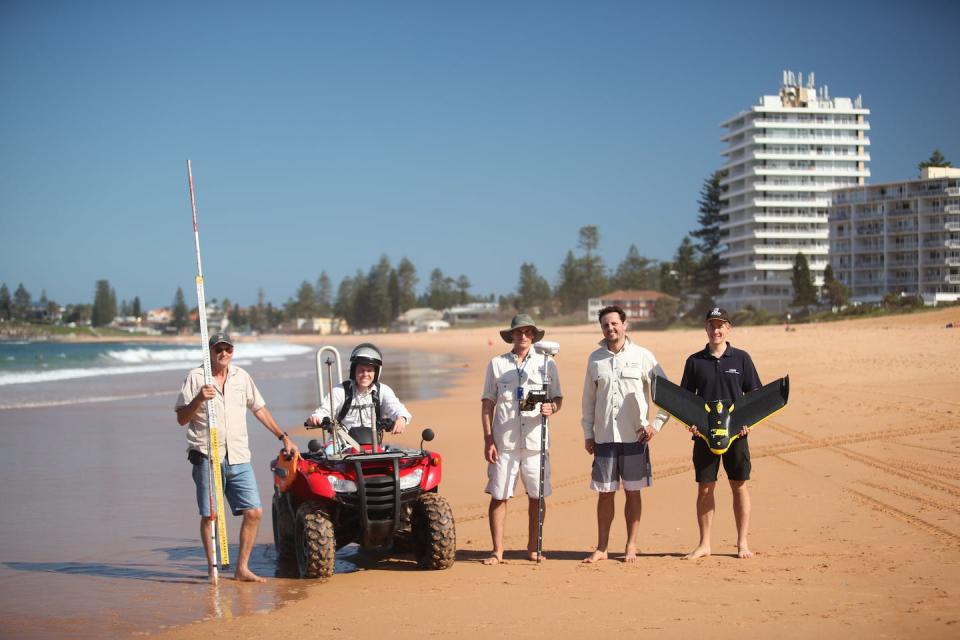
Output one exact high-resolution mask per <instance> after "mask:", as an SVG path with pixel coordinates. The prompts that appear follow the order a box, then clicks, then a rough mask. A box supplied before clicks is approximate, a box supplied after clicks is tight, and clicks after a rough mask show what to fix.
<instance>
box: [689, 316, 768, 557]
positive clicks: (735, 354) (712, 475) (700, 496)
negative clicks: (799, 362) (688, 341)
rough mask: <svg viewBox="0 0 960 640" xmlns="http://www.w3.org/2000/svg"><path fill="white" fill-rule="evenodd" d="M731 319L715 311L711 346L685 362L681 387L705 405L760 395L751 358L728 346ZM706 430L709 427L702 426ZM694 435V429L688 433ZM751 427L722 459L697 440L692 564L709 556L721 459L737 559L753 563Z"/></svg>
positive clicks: (708, 323) (709, 333) (708, 321)
mask: <svg viewBox="0 0 960 640" xmlns="http://www.w3.org/2000/svg"><path fill="white" fill-rule="evenodd" d="M730 328H731V325H730V317H729V316H728V315H727V312H726V311H725V310H724V309H720V308H718V307H715V308H713V309H712V310H710V311H709V312H708V313H707V316H706V326H705V329H706V331H707V345H706V346H705V347H704V348H703V349H701V350H700V351H697V352H696V353H694V354H693V355H691V356H690V357H688V358H687V362H686V365H685V366H684V368H683V379H682V380H681V381H680V386H681V387H683V388H684V389H686V390H687V391H692V392H693V393H695V394H697V395H698V396H700V397H701V398H703V399H704V400H708V401H711V402H712V401H715V400H731V401H733V402H736V400H737V398H740V397H741V396H743V394H745V393H749V392H751V391H754V390H756V389H759V388H760V386H761V384H760V376H759V375H758V374H757V369H756V367H754V366H753V360H752V359H751V358H750V354H748V353H747V352H746V351H743V350H741V349H735V348H734V347H732V346H730V343H729V342H727V336H728V335H729V334H730ZM702 426H705V425H702ZM688 429H689V430H690V432H691V433H693V432H694V431H695V430H696V425H693V426H690V427H688ZM749 433H750V427H744V428H743V429H742V430H741V431H740V437H739V438H737V439H736V440H734V441H733V444H731V445H730V448H729V449H728V450H727V452H726V453H724V454H723V455H722V456H718V455H716V454H715V453H713V452H711V451H710V448H709V447H708V446H707V443H705V442H704V441H703V439H701V438H699V437H697V436H693V466H694V470H695V472H696V479H697V524H698V525H699V526H700V542H699V544H698V545H697V548H696V549H694V550H693V551H691V552H690V553H689V554H687V556H686V557H687V558H688V559H693V558H700V557H703V556H709V555H710V528H711V525H712V523H713V514H714V511H715V509H716V507H715V501H714V495H713V494H714V489H715V488H716V486H717V473H718V472H719V470H720V462H721V459H722V461H723V470H724V471H725V472H726V474H727V479H728V480H729V481H730V489H731V491H732V492H733V515H734V519H735V520H736V523H737V555H738V556H739V557H740V558H749V557H751V556H752V555H753V552H751V551H750V547H749V545H748V544H747V533H748V530H749V528H750V493H749V492H748V491H747V480H749V479H750V470H751V463H750V445H749V444H748V443H747V434H749Z"/></svg>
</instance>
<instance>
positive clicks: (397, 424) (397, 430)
mask: <svg viewBox="0 0 960 640" xmlns="http://www.w3.org/2000/svg"><path fill="white" fill-rule="evenodd" d="M406 428H407V419H406V418H404V417H403V416H400V417H399V418H397V419H396V420H394V421H393V431H392V433H393V435H400V434H401V433H403V431H404V429H406Z"/></svg>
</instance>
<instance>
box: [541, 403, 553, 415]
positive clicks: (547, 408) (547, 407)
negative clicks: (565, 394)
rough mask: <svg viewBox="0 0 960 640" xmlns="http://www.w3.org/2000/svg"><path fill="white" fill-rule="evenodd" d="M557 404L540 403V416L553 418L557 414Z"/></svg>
mask: <svg viewBox="0 0 960 640" xmlns="http://www.w3.org/2000/svg"><path fill="white" fill-rule="evenodd" d="M555 406H556V404H554V403H553V402H541V403H540V415H542V416H544V417H548V416H552V415H553V414H554V412H555V409H554V407H555Z"/></svg>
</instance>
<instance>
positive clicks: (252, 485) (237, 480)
mask: <svg viewBox="0 0 960 640" xmlns="http://www.w3.org/2000/svg"><path fill="white" fill-rule="evenodd" d="M220 469H221V475H222V476H223V493H224V494H225V495H226V496H227V504H229V505H230V509H231V511H233V515H235V516H239V515H241V514H242V513H243V512H244V511H247V510H248V509H259V508H260V491H259V490H258V489H257V479H256V477H255V476H254V475H253V465H251V464H250V463H249V462H241V463H240V464H227V463H226V461H221V462H220ZM193 483H194V484H195V485H196V487H197V508H198V509H199V510H200V515H201V516H202V517H204V518H209V517H210V488H209V487H210V460H208V459H206V458H204V459H203V462H201V463H200V464H195V465H193Z"/></svg>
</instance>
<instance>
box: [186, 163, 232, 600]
mask: <svg viewBox="0 0 960 640" xmlns="http://www.w3.org/2000/svg"><path fill="white" fill-rule="evenodd" d="M187 182H188V183H189V185H190V208H191V210H192V211H193V241H194V245H195V247H196V251H197V311H198V313H199V314H200V343H201V344H200V348H201V350H202V351H203V383H204V384H207V385H212V384H213V367H212V365H211V364H210V346H209V345H208V344H207V341H208V340H209V339H210V338H209V336H208V333H207V301H206V298H205V296H204V294H203V265H202V264H201V262H200V231H199V229H198V227H197V199H196V196H195V195H194V192H193V167H192V166H191V165H190V161H189V160H187ZM207 425H208V427H209V429H208V432H209V435H208V440H207V445H208V446H207V450H208V451H209V453H210V455H209V461H210V479H211V482H209V483H208V484H209V486H210V513H211V514H212V516H213V527H212V531H211V537H212V540H211V545H210V546H211V549H212V552H213V557H212V558H211V562H212V564H213V573H211V574H210V577H211V579H212V581H213V582H214V583H216V582H217V577H218V576H217V547H218V546H219V548H220V568H222V569H226V568H227V567H228V566H229V565H230V548H229V546H228V545H227V527H226V524H227V521H226V518H225V517H224V513H223V475H222V472H221V469H220V433H219V431H220V430H219V429H218V428H217V413H216V407H215V406H214V401H213V400H208V401H207Z"/></svg>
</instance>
